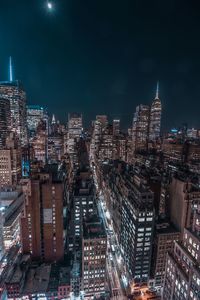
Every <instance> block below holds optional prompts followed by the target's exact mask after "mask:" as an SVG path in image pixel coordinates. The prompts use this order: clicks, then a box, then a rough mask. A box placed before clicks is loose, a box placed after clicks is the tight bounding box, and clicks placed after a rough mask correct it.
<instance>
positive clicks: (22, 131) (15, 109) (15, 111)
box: [0, 59, 27, 145]
mask: <svg viewBox="0 0 200 300" xmlns="http://www.w3.org/2000/svg"><path fill="white" fill-rule="evenodd" d="M0 94H1V96H2V97H3V98H4V99H7V100H9V101H10V112H11V131H13V132H16V133H17V134H18V136H19V139H20V142H21V144H22V145H24V144H26V143H27V126H26V93H25V91H24V89H23V87H22V85H21V84H20V83H19V81H18V80H14V78H13V71H12V62H11V59H10V64H9V81H3V82H0Z"/></svg>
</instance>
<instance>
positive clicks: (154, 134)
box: [149, 83, 162, 142]
mask: <svg viewBox="0 0 200 300" xmlns="http://www.w3.org/2000/svg"><path fill="white" fill-rule="evenodd" d="M161 112H162V106H161V101H160V99H159V83H157V88H156V97H155V99H154V100H153V102H152V105H151V108H150V120H149V140H150V141H153V142H155V141H156V139H158V138H159V137H160V127H161Z"/></svg>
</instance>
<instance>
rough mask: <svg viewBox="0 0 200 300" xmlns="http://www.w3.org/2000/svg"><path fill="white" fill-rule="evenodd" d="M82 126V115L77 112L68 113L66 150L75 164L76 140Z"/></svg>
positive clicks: (78, 137)
mask: <svg viewBox="0 0 200 300" xmlns="http://www.w3.org/2000/svg"><path fill="white" fill-rule="evenodd" d="M82 128H83V123H82V115H81V114H78V113H71V114H68V126H67V129H68V138H67V152H68V153H69V155H70V157H71V159H72V161H73V163H75V164H76V163H77V155H76V142H77V141H79V139H80V136H81V134H82Z"/></svg>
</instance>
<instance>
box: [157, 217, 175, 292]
mask: <svg viewBox="0 0 200 300" xmlns="http://www.w3.org/2000/svg"><path fill="white" fill-rule="evenodd" d="M179 240H180V232H178V231H177V230H176V228H175V227H174V226H173V225H172V224H169V223H168V222H162V223H159V224H157V225H156V231H155V238H154V245H153V255H152V275H153V278H154V285H155V286H156V287H160V288H161V287H162V286H163V283H164V276H165V264H166V257H167V253H168V252H170V251H172V250H173V247H174V242H175V241H179Z"/></svg>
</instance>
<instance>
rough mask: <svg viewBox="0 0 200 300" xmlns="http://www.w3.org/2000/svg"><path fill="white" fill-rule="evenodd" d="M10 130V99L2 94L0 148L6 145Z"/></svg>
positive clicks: (0, 105) (0, 103) (0, 99)
mask: <svg viewBox="0 0 200 300" xmlns="http://www.w3.org/2000/svg"><path fill="white" fill-rule="evenodd" d="M10 130H11V119H10V101H9V100H8V99H5V98H3V97H2V96H1V95H0V148H3V147H5V144H6V137H7V136H8V133H9V132H10Z"/></svg>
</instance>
